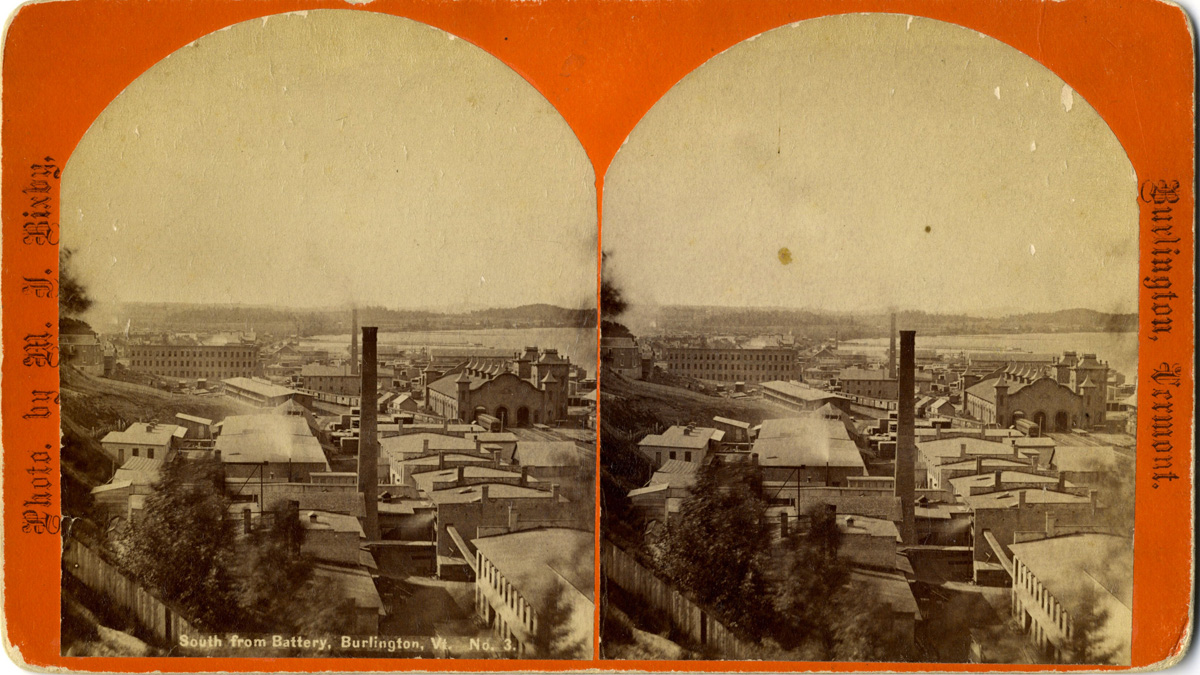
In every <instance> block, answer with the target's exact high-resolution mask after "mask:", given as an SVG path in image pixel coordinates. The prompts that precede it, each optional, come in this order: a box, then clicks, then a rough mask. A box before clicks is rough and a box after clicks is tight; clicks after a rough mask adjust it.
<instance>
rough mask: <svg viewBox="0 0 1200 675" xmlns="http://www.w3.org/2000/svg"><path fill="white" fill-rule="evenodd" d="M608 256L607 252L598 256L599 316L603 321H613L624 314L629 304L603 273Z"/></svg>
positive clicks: (606, 267)
mask: <svg viewBox="0 0 1200 675" xmlns="http://www.w3.org/2000/svg"><path fill="white" fill-rule="evenodd" d="M609 255H610V254H609V252H608V251H605V252H603V253H601V254H600V316H601V318H604V319H615V318H617V317H619V316H621V315H622V314H624V313H625V310H626V309H627V308H628V306H629V303H628V302H626V300H625V298H624V296H623V295H622V293H621V289H619V288H617V286H616V282H614V281H613V280H612V275H610V274H607V273H605V270H607V269H608V266H607V265H606V264H605V263H607V262H608V256H609Z"/></svg>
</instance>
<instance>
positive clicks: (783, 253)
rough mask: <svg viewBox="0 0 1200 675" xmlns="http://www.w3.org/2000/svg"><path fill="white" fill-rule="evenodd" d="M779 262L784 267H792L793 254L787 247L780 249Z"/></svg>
mask: <svg viewBox="0 0 1200 675" xmlns="http://www.w3.org/2000/svg"><path fill="white" fill-rule="evenodd" d="M779 262H781V263H783V264H784V265H790V264H791V262H792V252H791V251H789V250H788V248H787V247H786V246H784V247H783V248H781V249H779Z"/></svg>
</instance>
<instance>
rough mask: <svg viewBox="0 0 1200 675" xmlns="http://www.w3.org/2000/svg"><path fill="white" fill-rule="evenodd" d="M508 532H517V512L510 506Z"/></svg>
mask: <svg viewBox="0 0 1200 675" xmlns="http://www.w3.org/2000/svg"><path fill="white" fill-rule="evenodd" d="M508 531H509V532H516V531H517V511H516V509H514V508H513V506H512V504H509V505H508Z"/></svg>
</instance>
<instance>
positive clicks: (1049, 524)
mask: <svg viewBox="0 0 1200 675" xmlns="http://www.w3.org/2000/svg"><path fill="white" fill-rule="evenodd" d="M1057 525H1058V519H1057V518H1055V517H1054V514H1053V513H1046V536H1047V537H1054V536H1057V532H1056V530H1057Z"/></svg>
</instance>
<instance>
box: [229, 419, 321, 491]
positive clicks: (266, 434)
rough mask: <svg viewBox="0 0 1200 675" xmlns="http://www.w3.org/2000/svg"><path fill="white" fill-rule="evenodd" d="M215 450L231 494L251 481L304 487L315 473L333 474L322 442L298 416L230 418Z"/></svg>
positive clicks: (247, 489)
mask: <svg viewBox="0 0 1200 675" xmlns="http://www.w3.org/2000/svg"><path fill="white" fill-rule="evenodd" d="M214 449H215V450H216V452H217V453H218V456H219V458H220V460H221V464H222V465H223V466H224V467H225V480H226V488H227V489H229V490H233V489H235V488H236V487H237V485H239V484H242V483H247V482H250V481H253V482H256V483H257V482H259V481H262V482H279V483H296V482H300V483H303V482H308V480H309V477H310V475H311V474H312V473H314V472H321V471H329V463H328V462H327V461H326V459H325V451H324V450H322V449H321V443H320V441H318V440H317V439H316V437H314V436H313V435H312V432H311V431H310V430H309V428H308V422H306V421H305V420H304V418H303V417H300V416H297V415H271V414H261V415H231V416H229V417H226V418H225V419H224V420H222V421H221V423H220V435H219V436H217V440H216V443H215V444H214ZM246 491H247V492H253V491H252V490H250V489H249V488H246ZM268 506H269V505H268Z"/></svg>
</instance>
